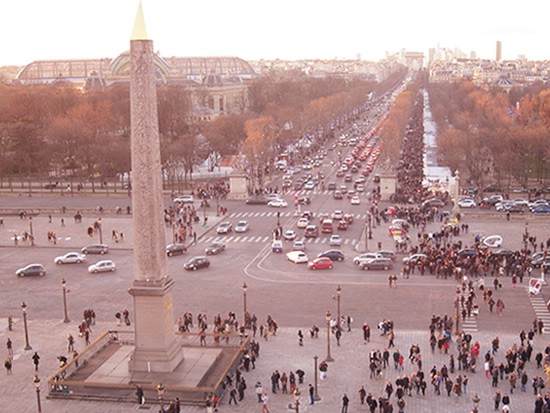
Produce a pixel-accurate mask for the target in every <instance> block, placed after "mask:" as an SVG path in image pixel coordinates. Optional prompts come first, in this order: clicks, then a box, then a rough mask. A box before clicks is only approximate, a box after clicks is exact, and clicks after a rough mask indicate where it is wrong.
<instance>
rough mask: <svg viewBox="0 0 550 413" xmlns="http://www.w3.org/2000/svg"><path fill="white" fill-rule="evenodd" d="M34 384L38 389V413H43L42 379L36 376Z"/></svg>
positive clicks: (33, 380)
mask: <svg viewBox="0 0 550 413" xmlns="http://www.w3.org/2000/svg"><path fill="white" fill-rule="evenodd" d="M32 382H33V383H34V386H35V387H36V403H37V404H38V413H42V405H41V404H40V378H39V377H38V376H36V375H35V376H34V378H33V379H32Z"/></svg>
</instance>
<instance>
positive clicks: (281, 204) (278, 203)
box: [267, 199, 288, 208]
mask: <svg viewBox="0 0 550 413" xmlns="http://www.w3.org/2000/svg"><path fill="white" fill-rule="evenodd" d="M267 205H268V206H270V207H273V208H286V207H287V206H288V204H287V203H286V201H285V200H284V199H272V200H271V201H269V202H268V203H267Z"/></svg>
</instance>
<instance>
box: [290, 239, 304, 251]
mask: <svg viewBox="0 0 550 413" xmlns="http://www.w3.org/2000/svg"><path fill="white" fill-rule="evenodd" d="M292 250H293V251H305V250H306V243H305V242H304V241H303V240H296V241H294V244H292Z"/></svg>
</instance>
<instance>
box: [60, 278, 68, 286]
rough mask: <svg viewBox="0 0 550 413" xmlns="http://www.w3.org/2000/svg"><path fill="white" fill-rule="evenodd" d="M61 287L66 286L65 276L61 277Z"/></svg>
mask: <svg viewBox="0 0 550 413" xmlns="http://www.w3.org/2000/svg"><path fill="white" fill-rule="evenodd" d="M61 287H63V288H65V287H67V281H65V278H62V279H61Z"/></svg>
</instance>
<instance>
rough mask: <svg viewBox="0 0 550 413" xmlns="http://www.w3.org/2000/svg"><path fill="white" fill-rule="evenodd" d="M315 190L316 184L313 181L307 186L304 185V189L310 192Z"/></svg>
mask: <svg viewBox="0 0 550 413" xmlns="http://www.w3.org/2000/svg"><path fill="white" fill-rule="evenodd" d="M314 188H315V184H314V183H313V182H311V181H309V182H308V183H307V184H305V185H304V189H306V190H308V191H311V190H312V189H314Z"/></svg>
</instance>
